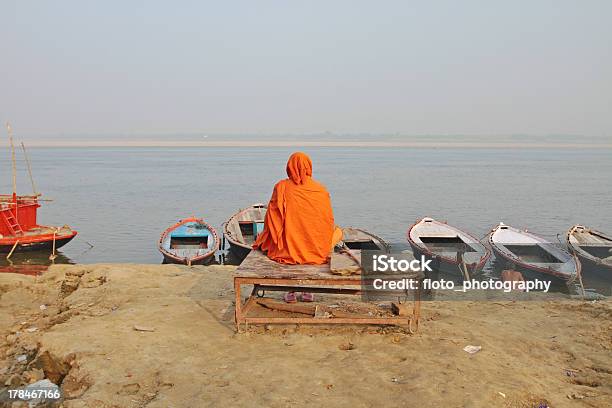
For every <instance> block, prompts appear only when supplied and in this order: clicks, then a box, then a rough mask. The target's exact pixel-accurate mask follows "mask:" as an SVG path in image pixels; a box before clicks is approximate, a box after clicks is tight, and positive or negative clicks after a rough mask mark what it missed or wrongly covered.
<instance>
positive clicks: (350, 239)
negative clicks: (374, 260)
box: [329, 227, 390, 275]
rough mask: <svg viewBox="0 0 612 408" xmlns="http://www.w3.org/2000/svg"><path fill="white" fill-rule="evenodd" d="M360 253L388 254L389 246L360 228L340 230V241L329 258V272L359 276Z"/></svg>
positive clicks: (360, 268)
mask: <svg viewBox="0 0 612 408" xmlns="http://www.w3.org/2000/svg"><path fill="white" fill-rule="evenodd" d="M361 251H383V252H389V251H390V246H389V244H387V243H386V242H385V241H384V240H383V239H382V238H380V237H378V236H376V235H374V234H372V233H371V232H368V231H366V230H364V229H360V228H351V227H347V228H342V240H341V241H340V242H339V243H338V244H337V245H336V246H335V248H334V250H333V252H332V253H331V258H330V265H329V267H330V271H331V273H333V274H335V275H353V274H360V273H361V270H362V267H361Z"/></svg>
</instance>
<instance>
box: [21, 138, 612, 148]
mask: <svg viewBox="0 0 612 408" xmlns="http://www.w3.org/2000/svg"><path fill="white" fill-rule="evenodd" d="M26 144H27V146H28V147H91V148H95V147H236V148H244V147H336V148H340V147H346V148H377V147H389V148H394V147H395V148H425V149H432V148H439V149H457V148H470V149H491V148H499V149H544V148H554V149H612V142H610V143H568V142H560V143H555V142H542V141H538V142H533V143H529V142H527V143H525V142H498V143H495V142H471V141H470V142H449V141H437V142H435V141H428V142H416V141H406V142H398V141H351V140H345V141H312V140H311V141H307V140H287V141H281V140H270V141H262V140H260V141H248V140H239V141H238V140H235V141H229V140H226V141H201V142H198V141H193V140H189V141H176V140H173V141H163V140H132V141H119V140H108V141H101V140H96V141H91V142H83V141H71V140H57V141H53V142H49V141H43V140H38V141H36V140H34V141H30V142H27V143H26Z"/></svg>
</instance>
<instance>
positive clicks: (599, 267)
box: [565, 225, 612, 280]
mask: <svg viewBox="0 0 612 408" xmlns="http://www.w3.org/2000/svg"><path fill="white" fill-rule="evenodd" d="M565 240H566V242H567V247H568V248H569V250H570V251H571V252H572V253H573V254H575V255H576V256H578V258H579V259H580V261H581V262H582V263H583V265H584V267H585V268H584V270H585V274H586V273H593V274H596V275H599V276H600V277H602V278H604V279H608V280H612V237H610V236H608V235H606V234H604V233H603V232H599V231H596V230H594V229H590V228H587V227H584V226H582V225H574V226H573V227H571V228H570V229H569V230H568V231H567V233H566V235H565Z"/></svg>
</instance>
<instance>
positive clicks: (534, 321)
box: [0, 264, 612, 408]
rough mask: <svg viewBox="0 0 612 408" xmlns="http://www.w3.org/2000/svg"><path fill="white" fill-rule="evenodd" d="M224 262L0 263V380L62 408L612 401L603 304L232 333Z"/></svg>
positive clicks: (473, 305)
mask: <svg viewBox="0 0 612 408" xmlns="http://www.w3.org/2000/svg"><path fill="white" fill-rule="evenodd" d="M233 273H234V267H228V266H209V267H191V268H188V267H182V266H173V265H118V264H115V265H111V264H108V265H58V266H53V267H52V268H51V269H50V270H49V271H48V272H46V273H44V274H43V275H42V276H39V277H31V276H22V275H16V274H0V391H1V390H2V388H3V387H4V388H7V387H13V388H14V387H17V386H20V385H24V384H27V383H31V382H34V381H37V380H40V379H42V378H48V379H50V380H51V381H53V382H54V383H56V384H59V385H60V386H61V388H62V390H63V392H64V394H65V397H66V400H65V401H64V402H63V406H65V407H91V408H94V407H96V408H100V407H102V408H104V407H145V406H146V407H148V408H156V407H163V408H167V407H174V408H176V407H206V406H251V407H252V406H271V407H289V406H305V405H311V406H312V405H314V406H339V407H371V406H388V407H412V406H414V407H434V406H438V407H539V406H549V407H609V406H612V364H611V360H612V357H611V356H612V353H611V350H612V330H611V326H612V324H611V322H612V320H611V316H612V303H611V302H610V301H609V300H606V301H595V302H592V301H591V302H585V301H580V300H569V299H567V300H556V301H529V302H512V301H498V302H484V301H480V302H468V301H454V302H450V301H446V302H444V301H432V302H424V305H423V309H422V324H421V328H420V331H419V333H417V334H415V335H410V334H408V333H406V332H404V331H403V330H401V329H396V328H381V327H342V328H338V327H324V328H313V327H305V326H301V327H298V326H274V327H272V326H268V327H262V328H253V329H251V330H250V331H248V332H246V333H236V331H235V328H234V324H233V299H234V298H233V289H232V279H231V278H232V276H233ZM466 345H478V346H482V349H481V351H479V352H477V353H475V354H469V353H467V352H465V351H464V350H463V348H464V347H465V346H466ZM24 355H25V360H24V358H23V357H21V358H20V357H19V356H24ZM18 360H24V361H18ZM0 405H1V403H0Z"/></svg>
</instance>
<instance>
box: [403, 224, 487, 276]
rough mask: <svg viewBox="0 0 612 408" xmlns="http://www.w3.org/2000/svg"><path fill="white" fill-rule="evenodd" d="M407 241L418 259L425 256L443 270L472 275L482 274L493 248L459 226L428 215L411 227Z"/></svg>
mask: <svg viewBox="0 0 612 408" xmlns="http://www.w3.org/2000/svg"><path fill="white" fill-rule="evenodd" d="M407 238H408V243H410V246H411V247H412V251H413V253H414V256H415V257H416V258H419V257H420V256H421V255H424V256H425V257H426V258H427V259H432V260H433V262H432V265H433V266H434V268H435V269H437V270H438V271H440V272H444V273H447V274H450V275H454V276H460V277H464V278H467V277H466V276H465V270H467V272H468V274H469V275H470V277H472V276H474V275H477V274H479V273H480V272H481V271H482V268H483V267H484V265H485V263H486V262H487V260H488V259H489V257H490V256H491V251H489V249H488V248H487V247H486V246H484V245H483V244H482V243H481V242H480V241H479V240H478V239H477V238H475V237H473V236H471V235H470V234H468V233H467V232H464V231H461V230H460V229H459V228H456V227H453V226H452V225H448V224H446V223H444V222H440V221H436V220H434V219H433V218H429V217H425V218H423V219H421V220H419V221H417V222H416V223H415V224H413V225H412V226H411V227H410V228H409V229H408V234H407Z"/></svg>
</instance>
